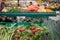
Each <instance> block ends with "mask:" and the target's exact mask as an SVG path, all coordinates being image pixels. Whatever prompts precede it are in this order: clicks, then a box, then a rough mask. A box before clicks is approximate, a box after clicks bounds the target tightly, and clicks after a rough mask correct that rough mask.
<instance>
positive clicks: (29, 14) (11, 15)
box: [0, 12, 56, 18]
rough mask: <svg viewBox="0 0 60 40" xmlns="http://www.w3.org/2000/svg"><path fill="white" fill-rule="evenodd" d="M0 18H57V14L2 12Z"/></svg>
mask: <svg viewBox="0 0 60 40" xmlns="http://www.w3.org/2000/svg"><path fill="white" fill-rule="evenodd" d="M0 16H9V17H16V16H25V17H35V18H39V17H49V16H56V12H53V13H47V12H40V13H39V12H0Z"/></svg>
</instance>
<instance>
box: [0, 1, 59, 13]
mask: <svg viewBox="0 0 60 40" xmlns="http://www.w3.org/2000/svg"><path fill="white" fill-rule="evenodd" d="M37 2H40V1H39V0H37ZM37 2H36V3H37ZM24 3H25V4H24ZM2 7H3V8H2ZM59 8H60V4H57V3H54V2H49V1H47V2H46V3H42V2H41V3H40V4H39V3H37V4H34V3H33V1H32V2H31V1H30V2H28V3H26V2H23V4H22V2H20V4H19V6H17V4H16V3H15V2H14V3H13V2H11V3H10V4H9V5H7V4H5V3H4V2H3V3H1V7H0V12H54V10H53V9H59Z"/></svg>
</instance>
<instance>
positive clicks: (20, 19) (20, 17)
mask: <svg viewBox="0 0 60 40" xmlns="http://www.w3.org/2000/svg"><path fill="white" fill-rule="evenodd" d="M24 19H25V16H17V21H18V22H20V21H22V20H24Z"/></svg>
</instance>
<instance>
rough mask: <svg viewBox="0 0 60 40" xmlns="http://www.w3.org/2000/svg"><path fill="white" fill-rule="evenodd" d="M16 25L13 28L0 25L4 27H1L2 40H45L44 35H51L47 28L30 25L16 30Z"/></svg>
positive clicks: (0, 37)
mask: <svg viewBox="0 0 60 40" xmlns="http://www.w3.org/2000/svg"><path fill="white" fill-rule="evenodd" d="M14 25H15V24H14ZM14 25H12V26H11V27H6V26H5V25H4V26H3V25H0V26H3V27H0V40H44V38H45V36H44V35H46V36H48V35H49V31H48V29H47V28H46V27H45V26H39V25H37V24H30V25H28V26H24V25H21V26H19V27H16V28H14V27H13V26H14Z"/></svg>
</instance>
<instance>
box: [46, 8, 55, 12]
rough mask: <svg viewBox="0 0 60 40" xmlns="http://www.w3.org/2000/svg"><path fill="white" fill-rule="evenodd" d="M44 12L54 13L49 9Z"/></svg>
mask: <svg viewBox="0 0 60 40" xmlns="http://www.w3.org/2000/svg"><path fill="white" fill-rule="evenodd" d="M46 12H54V11H53V10H51V9H46Z"/></svg>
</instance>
